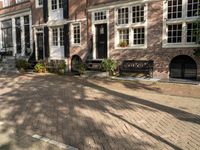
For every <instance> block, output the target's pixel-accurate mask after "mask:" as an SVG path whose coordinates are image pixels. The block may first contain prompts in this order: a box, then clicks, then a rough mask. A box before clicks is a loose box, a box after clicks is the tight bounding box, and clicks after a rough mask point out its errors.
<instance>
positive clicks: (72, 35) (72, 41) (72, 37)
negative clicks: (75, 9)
mask: <svg viewBox="0 0 200 150" xmlns="http://www.w3.org/2000/svg"><path fill="white" fill-rule="evenodd" d="M77 24H78V25H79V27H80V43H74V41H75V39H74V25H77ZM81 39H82V38H81V22H75V23H72V24H71V44H72V46H81Z"/></svg>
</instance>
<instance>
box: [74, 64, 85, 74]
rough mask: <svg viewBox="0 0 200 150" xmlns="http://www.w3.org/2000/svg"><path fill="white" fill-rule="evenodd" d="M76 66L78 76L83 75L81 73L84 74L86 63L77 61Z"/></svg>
mask: <svg viewBox="0 0 200 150" xmlns="http://www.w3.org/2000/svg"><path fill="white" fill-rule="evenodd" d="M76 68H77V71H78V73H79V74H80V76H81V75H83V74H85V71H86V65H85V64H84V63H83V62H81V63H78V64H77V65H76Z"/></svg>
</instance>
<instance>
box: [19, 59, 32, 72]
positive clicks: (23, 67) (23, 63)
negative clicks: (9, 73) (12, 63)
mask: <svg viewBox="0 0 200 150" xmlns="http://www.w3.org/2000/svg"><path fill="white" fill-rule="evenodd" d="M28 65H29V64H28V62H27V61H26V60H25V59H18V60H16V68H17V69H18V70H26V69H28Z"/></svg>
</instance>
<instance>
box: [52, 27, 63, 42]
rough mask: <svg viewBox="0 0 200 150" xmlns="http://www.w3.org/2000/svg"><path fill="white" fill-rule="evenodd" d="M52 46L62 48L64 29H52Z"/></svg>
mask: <svg viewBox="0 0 200 150" xmlns="http://www.w3.org/2000/svg"><path fill="white" fill-rule="evenodd" d="M52 45H53V46H64V28H63V27H57V28H52Z"/></svg>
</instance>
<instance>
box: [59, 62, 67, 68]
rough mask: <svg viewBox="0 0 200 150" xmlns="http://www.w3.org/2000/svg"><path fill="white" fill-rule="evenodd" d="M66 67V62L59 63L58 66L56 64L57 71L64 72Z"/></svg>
mask: <svg viewBox="0 0 200 150" xmlns="http://www.w3.org/2000/svg"><path fill="white" fill-rule="evenodd" d="M66 67H67V65H66V62H65V61H61V62H60V63H59V64H58V69H59V70H65V69H66Z"/></svg>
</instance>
